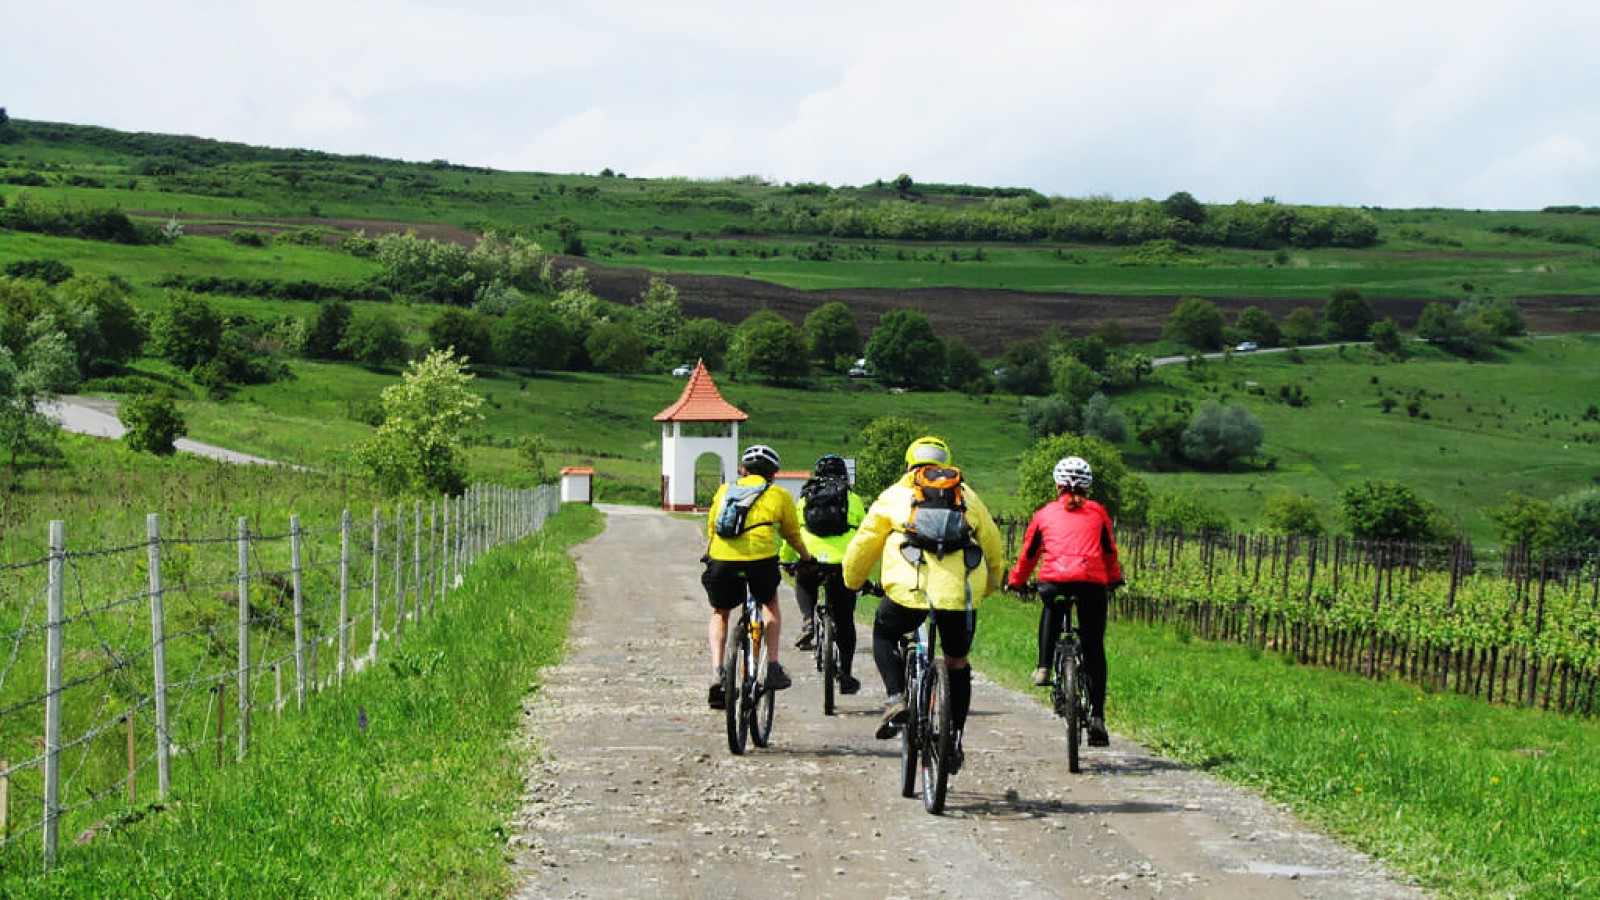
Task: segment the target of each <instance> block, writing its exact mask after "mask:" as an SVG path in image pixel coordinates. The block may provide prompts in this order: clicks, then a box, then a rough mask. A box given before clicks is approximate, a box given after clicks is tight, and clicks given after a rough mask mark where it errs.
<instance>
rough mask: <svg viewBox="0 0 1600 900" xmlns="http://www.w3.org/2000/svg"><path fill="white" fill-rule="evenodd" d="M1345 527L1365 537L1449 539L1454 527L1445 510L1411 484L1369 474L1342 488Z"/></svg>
mask: <svg viewBox="0 0 1600 900" xmlns="http://www.w3.org/2000/svg"><path fill="white" fill-rule="evenodd" d="M1339 511H1340V513H1341V515H1342V516H1343V518H1344V523H1345V528H1346V529H1348V530H1349V532H1350V534H1351V535H1352V536H1354V537H1357V538H1361V539H1364V540H1387V541H1431V542H1438V541H1445V540H1449V537H1450V528H1449V523H1448V521H1447V520H1446V519H1445V516H1444V513H1443V511H1441V510H1440V509H1439V508H1438V507H1437V506H1435V505H1434V504H1432V503H1430V502H1428V501H1427V500H1424V499H1423V498H1422V497H1421V496H1420V495H1418V494H1417V492H1416V491H1413V490H1412V489H1411V487H1410V486H1409V485H1405V484H1402V483H1400V482H1398V481H1393V480H1389V479H1383V478H1369V479H1367V480H1365V481H1363V482H1361V483H1360V484H1353V485H1350V486H1349V487H1346V488H1345V489H1344V490H1342V491H1340V492H1339Z"/></svg>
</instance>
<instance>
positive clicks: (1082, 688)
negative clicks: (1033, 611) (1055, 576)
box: [1017, 584, 1089, 774]
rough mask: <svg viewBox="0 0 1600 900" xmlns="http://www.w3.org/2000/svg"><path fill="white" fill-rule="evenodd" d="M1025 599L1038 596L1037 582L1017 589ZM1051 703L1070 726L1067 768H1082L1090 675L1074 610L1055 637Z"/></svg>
mask: <svg viewBox="0 0 1600 900" xmlns="http://www.w3.org/2000/svg"><path fill="white" fill-rule="evenodd" d="M1017 593H1018V595H1019V596H1021V598H1022V599H1023V601H1024V602H1026V601H1027V600H1028V599H1029V598H1037V597H1038V596H1039V587H1038V585H1037V584H1030V585H1028V586H1027V587H1026V588H1024V589H1023V590H1021V591H1018V592H1017ZM1050 705H1051V706H1052V707H1053V708H1054V709H1055V713H1056V715H1058V716H1060V717H1061V718H1062V720H1063V724H1064V725H1065V726H1066V729H1067V771H1069V772H1072V773H1074V774H1077V773H1078V772H1081V771H1082V768H1081V767H1080V765H1079V763H1078V755H1079V749H1080V748H1081V747H1082V746H1083V743H1084V740H1085V737H1084V736H1085V733H1086V732H1088V730H1089V675H1088V672H1087V670H1086V669H1085V668H1084V664H1083V641H1082V639H1081V637H1080V636H1079V634H1078V629H1077V626H1075V625H1073V624H1072V610H1071V609H1068V610H1067V613H1066V615H1064V616H1062V617H1061V633H1060V634H1058V635H1057V636H1056V653H1055V657H1054V658H1053V659H1051V661H1050Z"/></svg>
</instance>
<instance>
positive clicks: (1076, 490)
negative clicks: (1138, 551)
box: [1006, 456, 1123, 747]
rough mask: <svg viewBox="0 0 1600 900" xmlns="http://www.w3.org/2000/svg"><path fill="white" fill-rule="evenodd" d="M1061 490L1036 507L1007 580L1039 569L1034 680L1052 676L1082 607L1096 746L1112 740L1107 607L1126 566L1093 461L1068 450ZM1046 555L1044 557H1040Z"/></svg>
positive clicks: (1059, 476)
mask: <svg viewBox="0 0 1600 900" xmlns="http://www.w3.org/2000/svg"><path fill="white" fill-rule="evenodd" d="M1054 478H1055V483H1056V491H1057V496H1056V499H1054V500H1052V501H1050V502H1049V503H1046V504H1045V505H1044V506H1042V507H1040V508H1039V510H1038V511H1037V512H1035V513H1034V514H1033V518H1032V520H1030V521H1029V522H1028V530H1027V531H1026V532H1025V533H1024V534H1023V536H1022V552H1021V555H1019V556H1018V557H1017V564H1016V566H1014V567H1013V568H1012V570H1011V575H1010V577H1008V578H1007V579H1006V583H1007V584H1008V585H1009V586H1010V587H1011V588H1012V589H1013V590H1020V589H1021V588H1022V587H1023V586H1024V585H1026V584H1027V582H1028V576H1029V575H1031V574H1032V573H1033V570H1034V567H1035V566H1038V568H1039V599H1040V600H1041V601H1042V603H1043V607H1042V608H1041V609H1040V611H1039V667H1038V668H1037V669H1034V670H1033V683H1034V684H1035V685H1040V686H1043V685H1045V684H1048V683H1049V681H1050V668H1049V667H1050V660H1051V659H1052V658H1053V657H1054V656H1055V652H1056V638H1057V636H1058V635H1060V633H1061V626H1062V624H1063V620H1064V617H1065V616H1068V615H1070V614H1071V611H1072V607H1073V606H1074V605H1075V606H1077V607H1078V631H1079V632H1080V633H1081V635H1082V639H1083V664H1084V669H1085V670H1086V671H1085V673H1084V674H1085V675H1087V676H1088V677H1089V746H1091V747H1104V746H1107V745H1109V744H1110V743H1111V738H1110V736H1109V735H1108V734H1107V733H1106V722H1105V706H1106V640H1105V639H1106V606H1107V601H1108V599H1109V596H1110V590H1111V589H1113V588H1117V587H1120V586H1121V585H1122V583H1123V581H1122V565H1121V564H1120V563H1119V562H1118V561H1117V544H1116V540H1115V539H1114V538H1113V537H1112V533H1111V516H1110V515H1109V514H1108V513H1107V512H1106V508H1105V507H1104V506H1101V505H1100V504H1099V503H1096V502H1095V501H1093V500H1090V499H1089V486H1090V485H1092V484H1093V483H1094V472H1093V470H1092V469H1090V467H1089V463H1088V462H1087V461H1085V460H1084V459H1082V458H1081V457H1077V456H1069V457H1067V458H1066V459H1063V460H1061V461H1060V462H1058V463H1056V468H1055V472H1054ZM1041 560H1042V562H1041Z"/></svg>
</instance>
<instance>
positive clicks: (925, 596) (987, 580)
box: [844, 436, 1005, 769]
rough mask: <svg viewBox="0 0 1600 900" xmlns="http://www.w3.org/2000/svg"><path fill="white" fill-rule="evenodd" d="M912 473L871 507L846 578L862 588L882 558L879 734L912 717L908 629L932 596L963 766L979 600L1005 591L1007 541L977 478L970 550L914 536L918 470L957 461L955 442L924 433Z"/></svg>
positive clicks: (875, 630)
mask: <svg viewBox="0 0 1600 900" xmlns="http://www.w3.org/2000/svg"><path fill="white" fill-rule="evenodd" d="M905 459H906V474H905V475H903V476H901V478H900V480H899V481H897V482H896V483H894V484H892V485H890V486H889V487H887V488H885V489H884V491H883V493H881V494H879V495H878V498H877V499H876V500H874V501H873V503H872V506H871V508H870V509H868V510H867V515H866V518H865V519H863V520H862V522H861V527H860V528H859V529H857V530H856V536H855V537H854V538H853V539H851V541H850V546H849V547H848V548H847V549H846V550H845V554H844V583H845V585H846V586H847V587H849V588H850V589H851V590H859V589H860V588H861V586H862V584H864V583H865V582H866V580H867V577H868V576H869V575H870V574H871V573H872V568H873V566H874V565H876V564H878V563H879V562H880V561H881V562H882V566H883V568H882V572H881V574H880V579H881V581H882V584H883V589H884V593H885V598H884V601H883V602H881V603H879V604H878V612H877V615H876V616H875V617H874V619H873V623H872V658H873V662H875V663H876V664H877V667H878V675H879V676H880V677H882V679H883V686H884V690H885V692H886V693H887V694H888V695H889V699H888V702H887V703H886V704H885V706H884V711H883V717H882V718H881V719H880V720H879V722H878V731H877V736H878V738H879V739H888V738H890V737H893V736H894V735H895V733H896V731H897V730H898V728H899V726H900V725H901V724H903V723H904V722H905V718H906V701H905V687H906V686H905V670H904V663H903V661H902V660H901V658H900V637H901V636H902V635H904V634H907V633H908V632H911V631H914V630H916V628H917V626H918V625H920V624H922V620H923V616H924V615H926V613H927V611H928V607H929V605H930V604H931V605H932V606H933V608H934V623H935V626H936V627H937V628H938V632H939V644H940V647H941V649H942V650H943V652H944V658H945V662H946V664H947V665H948V666H949V670H950V716H951V722H952V724H953V725H954V726H955V730H956V753H955V760H954V764H955V766H954V767H955V768H956V769H959V768H960V765H961V760H962V758H963V757H962V751H961V743H960V741H961V733H962V730H963V729H964V728H965V727H966V721H967V711H968V710H969V709H970V708H971V706H972V670H971V669H970V668H969V667H968V666H967V653H968V652H969V651H970V650H971V648H972V638H973V635H974V633H975V632H976V630H977V614H976V607H977V605H978V602H979V601H980V600H982V599H983V598H984V597H985V596H987V595H989V594H992V593H994V592H995V591H998V590H999V589H1000V588H1001V586H1002V585H1003V583H1004V582H1003V578H1004V576H1005V549H1004V546H1003V545H1002V543H1001V539H1000V530H999V529H998V528H996V527H995V524H994V518H993V517H992V516H991V515H990V514H989V509H988V507H987V506H985V505H984V502H983V500H982V499H981V498H979V496H978V493H977V492H976V491H974V490H973V489H972V488H971V486H970V485H965V484H963V485H962V495H963V500H964V502H965V506H966V510H965V513H964V516H965V520H966V524H967V527H968V529H969V531H970V540H969V542H968V544H967V546H966V547H965V549H963V550H957V551H954V552H950V553H947V554H945V555H943V556H939V555H937V554H935V553H931V552H924V551H920V550H919V548H918V547H917V546H916V545H915V544H914V543H909V542H908V539H907V528H906V526H907V524H908V523H910V522H911V521H912V518H913V514H914V513H915V510H914V508H913V500H914V494H913V488H912V482H913V476H914V474H915V472H916V470H917V469H919V468H921V467H923V466H930V465H932V466H941V467H944V466H950V465H951V455H950V448H949V446H948V445H946V444H945V442H944V441H943V440H941V439H939V438H937V437H932V436H929V437H921V438H918V439H917V440H915V441H912V442H911V445H910V446H909V447H907V448H906V456H905Z"/></svg>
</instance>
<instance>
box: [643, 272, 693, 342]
mask: <svg viewBox="0 0 1600 900" xmlns="http://www.w3.org/2000/svg"><path fill="white" fill-rule="evenodd" d="M633 321H634V325H635V327H636V328H637V329H638V331H639V335H640V336H641V337H643V338H644V342H645V348H646V350H647V351H648V352H650V353H658V352H660V351H662V350H665V349H666V348H667V347H668V346H669V345H670V344H671V343H672V339H673V338H674V337H675V336H676V335H677V334H678V330H679V329H680V328H682V327H683V321H684V319H683V305H682V303H681V302H680V300H679V298H678V289H677V288H675V287H673V286H672V284H671V283H670V282H668V281H667V280H666V279H665V278H659V277H657V278H651V279H650V284H649V286H648V287H646V288H645V289H644V293H643V294H640V295H639V302H638V304H637V305H635V306H634V308H633Z"/></svg>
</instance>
